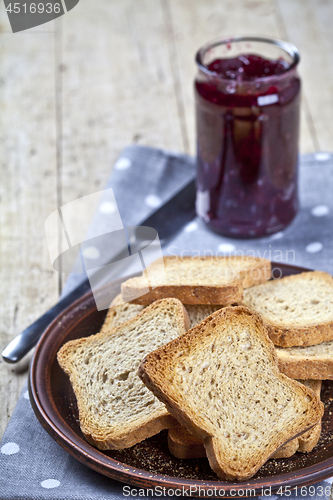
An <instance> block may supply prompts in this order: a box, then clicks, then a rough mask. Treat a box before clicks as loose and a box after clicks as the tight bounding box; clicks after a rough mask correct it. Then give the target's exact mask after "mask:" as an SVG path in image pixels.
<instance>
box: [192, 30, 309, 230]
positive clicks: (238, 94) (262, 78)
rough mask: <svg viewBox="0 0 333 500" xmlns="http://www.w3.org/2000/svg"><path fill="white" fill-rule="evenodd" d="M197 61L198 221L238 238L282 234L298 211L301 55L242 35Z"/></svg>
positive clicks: (288, 46) (289, 47)
mask: <svg viewBox="0 0 333 500" xmlns="http://www.w3.org/2000/svg"><path fill="white" fill-rule="evenodd" d="M196 60H197V64H198V68H199V72H198V76H197V78H196V80H195V96H196V120H197V203H196V204H197V212H198V215H199V217H201V218H202V219H203V220H204V221H205V222H206V223H207V225H208V226H209V227H211V228H212V229H213V230H215V231H217V232H219V233H221V234H223V235H226V236H232V237H236V238H248V237H256V236H265V235H269V234H273V233H275V232H277V231H281V230H282V229H284V228H285V227H286V226H287V225H288V224H289V223H290V222H291V221H292V219H293V218H294V217H295V215H296V213H297V210H298V192H297V170H298V169H297V163H298V135H299V108H300V87H301V84H300V79H299V77H298V75H297V73H296V66H297V63H298V61H299V55H298V52H297V49H296V48H295V47H294V46H293V45H291V44H289V43H285V42H280V41H277V40H270V39H259V38H254V37H247V38H244V37H242V38H235V39H228V40H222V41H218V42H215V43H213V44H209V45H207V46H205V47H203V48H202V49H201V50H199V52H198V54H197V59H196Z"/></svg>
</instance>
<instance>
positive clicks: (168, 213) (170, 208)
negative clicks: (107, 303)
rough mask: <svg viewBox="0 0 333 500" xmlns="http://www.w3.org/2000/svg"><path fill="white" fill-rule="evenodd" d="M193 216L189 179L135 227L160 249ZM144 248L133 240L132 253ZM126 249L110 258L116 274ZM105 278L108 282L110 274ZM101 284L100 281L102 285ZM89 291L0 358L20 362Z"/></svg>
mask: <svg viewBox="0 0 333 500" xmlns="http://www.w3.org/2000/svg"><path fill="white" fill-rule="evenodd" d="M195 214H196V212H195V179H192V180H191V181H190V182H188V183H187V184H186V185H185V186H184V187H183V188H182V189H180V190H179V191H178V192H177V193H176V194H175V195H173V196H172V197H171V198H170V199H169V200H167V201H166V202H165V203H164V204H163V205H162V206H161V207H159V208H158V209H157V210H156V211H155V212H153V213H152V214H151V215H149V217H147V218H146V219H144V220H142V221H141V222H140V224H138V226H148V227H152V228H153V229H155V230H156V231H157V233H158V236H159V239H160V243H161V246H162V247H163V246H164V245H165V244H166V243H167V242H168V240H170V239H171V238H172V237H174V236H175V235H176V234H177V233H178V232H179V231H180V230H181V229H182V227H183V226H184V225H185V224H187V223H188V222H190V221H191V220H192V219H193V217H194V216H195ZM144 246H145V242H144V241H132V242H131V248H132V253H134V252H138V251H140V250H141V249H143V248H144ZM126 250H127V248H126V249H125V248H124V249H123V250H122V251H120V252H118V253H117V255H116V256H113V258H112V260H113V261H116V260H118V259H119V263H120V265H119V267H118V266H117V268H118V270H119V272H122V271H123V267H122V265H121V258H122V257H123V256H125V254H126ZM116 278H117V275H116V273H114V275H113V276H112V279H116ZM97 279H98V276H97ZM101 279H102V275H101ZM108 279H110V276H109V275H108ZM102 284H103V283H102V282H101V285H102ZM90 289H91V287H90V282H89V280H88V279H86V280H85V281H83V282H82V283H81V284H80V285H78V286H77V287H76V288H74V290H72V291H71V292H70V293H69V294H68V295H66V296H65V297H64V298H62V299H61V300H59V302H57V303H56V304H55V305H54V306H53V307H51V308H50V309H49V310H48V311H47V312H46V313H44V314H43V316H41V317H40V318H39V319H37V320H36V321H35V322H34V323H32V324H31V325H30V326H28V327H27V328H26V329H25V330H23V332H21V333H20V334H19V335H17V336H16V337H15V338H14V339H13V340H12V341H11V342H10V343H9V344H8V345H7V347H6V348H5V349H4V350H3V352H2V357H3V359H4V361H6V362H7V363H17V362H18V361H20V359H22V358H23V356H25V355H26V354H27V353H28V352H29V351H30V350H31V349H32V348H33V347H34V346H35V344H36V343H37V342H38V340H39V338H40V337H41V335H42V333H43V332H44V331H45V329H46V328H47V327H48V325H49V324H50V323H51V322H52V321H53V320H54V319H55V318H56V317H57V316H58V315H59V314H60V313H61V312H62V311H64V310H65V309H66V307H68V306H69V305H70V304H71V303H72V302H74V301H75V300H77V299H79V298H80V297H82V296H83V295H85V294H86V293H88V292H89V291H90Z"/></svg>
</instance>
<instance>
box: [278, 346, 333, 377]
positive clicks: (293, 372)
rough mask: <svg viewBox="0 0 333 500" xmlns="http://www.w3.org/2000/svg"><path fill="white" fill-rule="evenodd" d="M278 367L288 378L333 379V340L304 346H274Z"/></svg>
mask: <svg viewBox="0 0 333 500" xmlns="http://www.w3.org/2000/svg"><path fill="white" fill-rule="evenodd" d="M276 354H277V357H278V363H279V369H280V371H281V372H282V373H284V374H285V375H287V376H288V377H290V378H294V379H299V378H305V377H311V379H314V380H333V340H329V341H328V342H322V343H321V344H317V345H310V346H306V347H276Z"/></svg>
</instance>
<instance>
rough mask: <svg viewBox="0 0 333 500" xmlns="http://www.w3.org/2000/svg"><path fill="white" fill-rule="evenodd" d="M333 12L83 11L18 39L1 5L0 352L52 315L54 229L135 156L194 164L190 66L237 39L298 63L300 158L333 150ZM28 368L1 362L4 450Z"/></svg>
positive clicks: (298, 1) (186, 0)
mask: <svg viewBox="0 0 333 500" xmlns="http://www.w3.org/2000/svg"><path fill="white" fill-rule="evenodd" d="M332 21H333V2H332V1H331V0H238V1H235V0H160V1H158V0H98V1H97V2H96V1H94V0H80V2H79V4H78V5H77V6H76V7H75V8H74V9H73V10H72V11H70V12H69V13H68V14H66V15H65V16H63V17H61V18H58V19H57V20H56V21H54V22H51V23H48V24H44V25H42V26H40V27H37V28H34V29H31V30H28V31H26V32H20V33H16V34H13V33H12V32H11V29H10V25H9V22H8V18H7V14H6V12H5V9H4V4H3V2H0V127H1V132H0V145H1V154H0V157H1V160H0V169H1V174H0V175H1V182H0V204H1V206H0V272H1V283H2V286H1V291H0V349H1V351H2V349H3V348H4V347H5V346H6V345H7V343H8V342H9V341H10V340H11V339H12V338H13V337H14V336H15V335H17V334H18V333H19V332H20V331H21V330H22V329H23V328H24V327H26V326H27V325H28V324H30V323H31V322H32V321H33V320H35V319H37V318H38V317H39V316H40V315H41V314H42V313H43V312H44V311H45V310H46V309H47V308H49V307H50V306H51V305H53V304H54V303H55V302H56V301H57V298H58V296H59V291H60V289H61V286H62V283H63V282H64V280H65V279H66V276H65V275H59V274H58V273H57V272H55V271H54V270H53V269H52V267H51V264H50V261H49V256H48V252H47V247H46V241H45V235H44V222H45V219H46V217H47V216H48V215H49V214H50V213H51V212H52V211H53V210H55V209H56V208H57V207H58V206H60V205H63V204H64V203H67V202H69V201H71V200H74V199H76V198H77V197H79V196H83V195H87V194H90V193H92V192H95V191H98V190H100V189H102V188H103V186H104V185H105V183H106V181H107V179H108V178H109V175H110V171H111V168H112V165H113V163H114V161H115V160H116V158H117V155H118V154H119V152H120V151H121V149H122V148H124V147H125V146H126V145H128V144H131V143H137V144H143V145H150V146H156V147H162V148H166V149H171V150H175V151H183V152H187V153H191V154H194V152H195V147H194V141H195V137H194V104H193V92H192V82H193V77H194V74H195V65H194V54H195V52H196V50H197V49H198V48H199V47H200V46H201V45H203V44H204V43H206V42H207V41H209V40H212V39H214V38H217V37H219V36H227V35H232V34H257V35H266V36H270V37H278V38H282V39H285V40H289V41H290V42H292V43H294V44H295V45H296V46H297V47H298V48H299V50H300V53H301V64H300V68H299V70H300V75H301V77H302V79H303V101H302V128H301V142H300V150H301V152H302V153H307V152H313V151H329V150H332V149H333V146H332V145H333V126H332V125H331V122H332V117H333V91H332V90H333V89H332V82H333V50H332V47H333V30H332ZM29 359H30V356H27V357H26V358H25V359H24V360H22V361H21V362H20V363H18V364H17V365H8V364H6V363H4V362H3V361H2V359H1V360H0V402H1V405H0V437H1V436H2V434H3V432H4V430H5V427H6V425H7V422H8V419H9V417H10V415H11V413H12V411H13V409H14V406H15V404H16V401H17V399H18V396H19V393H20V390H21V388H22V386H23V384H24V382H25V380H26V378H27V369H28V362H29Z"/></svg>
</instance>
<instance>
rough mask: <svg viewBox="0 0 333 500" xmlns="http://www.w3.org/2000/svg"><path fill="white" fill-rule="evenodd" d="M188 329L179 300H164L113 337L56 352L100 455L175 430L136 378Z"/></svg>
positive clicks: (88, 340) (99, 336) (74, 343)
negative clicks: (155, 353) (150, 358)
mask: <svg viewBox="0 0 333 500" xmlns="http://www.w3.org/2000/svg"><path fill="white" fill-rule="evenodd" d="M188 327H189V320H188V316H187V313H186V311H185V309H184V307H183V305H182V304H181V302H179V301H178V300H177V299H165V300H160V301H157V302H155V303H154V304H152V305H151V306H149V307H147V308H146V309H145V310H144V311H142V312H140V313H139V314H137V315H136V316H135V317H134V318H132V319H131V320H129V321H126V322H125V323H123V324H122V325H120V326H119V327H117V328H114V329H112V330H111V331H109V332H102V333H98V334H97V335H92V336H91V337H86V338H82V339H78V340H73V341H70V342H68V343H67V344H65V345H64V346H63V347H62V348H61V349H60V351H59V352H58V361H59V364H60V366H61V367H62V368H63V370H64V371H65V372H66V373H67V374H68V376H69V377H70V381H71V383H72V386H73V390H74V393H75V396H76V399H77V405H78V409H79V419H80V426H81V430H82V432H83V434H84V435H85V437H86V439H87V440H88V441H89V443H91V444H93V445H94V446H96V447H97V448H99V449H100V450H108V449H123V448H128V447H130V446H133V445H134V444H136V443H138V442H140V441H142V440H143V439H146V438H147V437H150V436H153V435H154V434H157V433H158V432H160V431H161V430H162V429H165V428H168V427H170V426H171V425H174V424H175V422H174V419H173V417H171V415H170V414H169V413H168V411H167V410H166V408H165V406H164V404H163V403H161V402H160V401H159V400H158V399H157V398H155V397H154V395H153V394H152V393H151V392H150V391H149V390H148V389H147V387H145V386H144V384H143V383H142V382H141V380H140V379H139V377H138V376H137V370H138V366H139V364H140V362H141V360H142V359H143V357H144V356H145V355H146V354H147V353H148V352H150V351H152V350H154V349H156V348H157V347H159V346H161V345H164V344H166V343H167V342H169V341H170V340H172V339H174V338H176V337H177V336H178V335H181V334H183V333H185V331H186V329H187V328H188Z"/></svg>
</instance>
